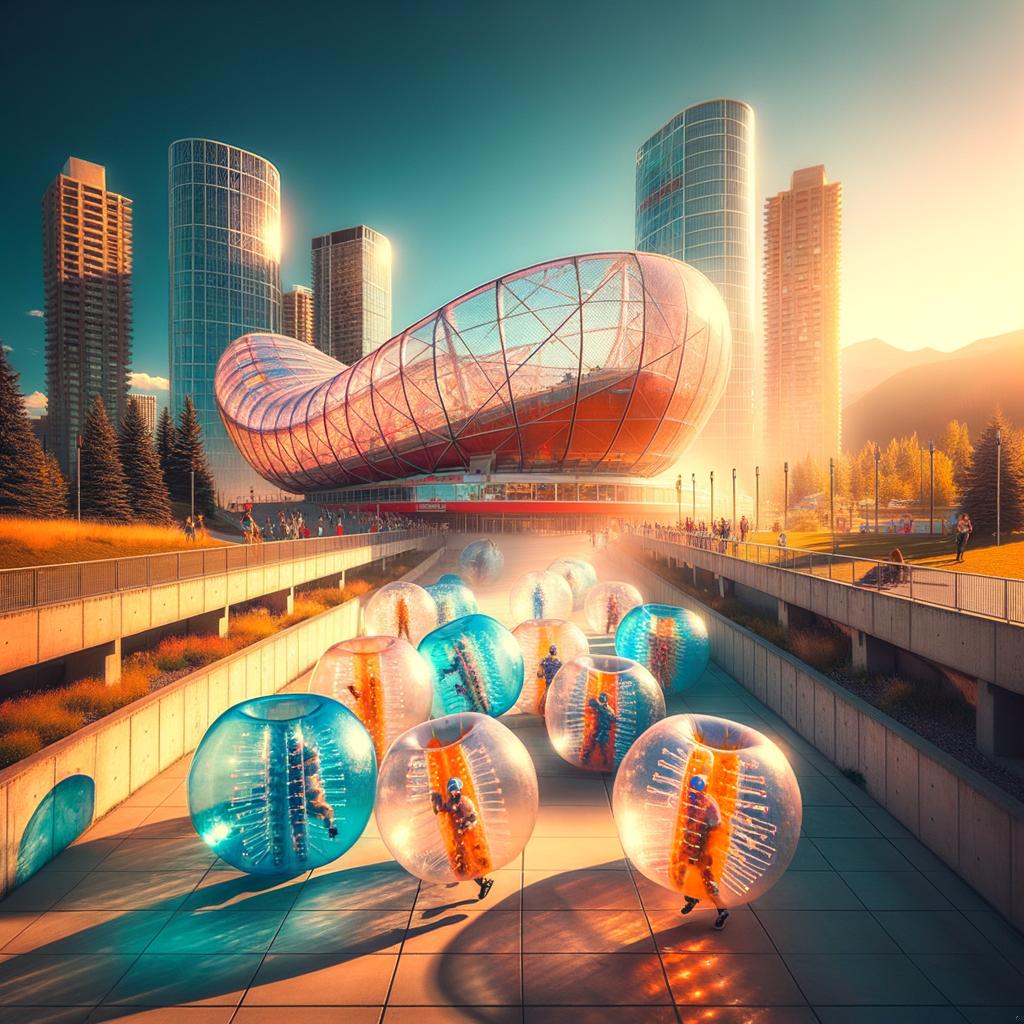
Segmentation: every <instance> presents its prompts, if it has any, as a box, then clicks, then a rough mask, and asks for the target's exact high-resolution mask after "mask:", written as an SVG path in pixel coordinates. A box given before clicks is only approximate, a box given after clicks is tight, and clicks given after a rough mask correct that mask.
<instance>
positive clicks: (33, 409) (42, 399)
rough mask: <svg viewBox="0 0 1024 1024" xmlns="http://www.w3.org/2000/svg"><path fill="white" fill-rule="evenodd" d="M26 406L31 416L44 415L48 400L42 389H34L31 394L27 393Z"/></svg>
mask: <svg viewBox="0 0 1024 1024" xmlns="http://www.w3.org/2000/svg"><path fill="white" fill-rule="evenodd" d="M24 398H25V408H26V409H28V414H29V416H33V417H35V416H42V415H43V413H44V412H46V408H47V404H48V403H47V400H46V395H44V394H43V393H42V391H33V392H32V394H31V395H25V396H24Z"/></svg>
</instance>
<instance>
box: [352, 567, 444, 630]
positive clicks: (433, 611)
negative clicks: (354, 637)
mask: <svg viewBox="0 0 1024 1024" xmlns="http://www.w3.org/2000/svg"><path fill="white" fill-rule="evenodd" d="M364 622H365V623H366V632H367V634H369V635H380V636H400V637H402V638H403V639H404V640H408V641H409V643H411V644H417V643H419V642H420V640H422V639H423V637H424V636H426V634H427V633H429V632H430V631H431V630H432V629H433V628H434V627H435V626H436V625H437V605H436V604H434V599H433V598H432V597H431V596H430V595H429V594H428V593H427V592H426V591H425V590H424V589H423V587H421V586H418V585H417V584H415V583H406V582H405V581H404V580H398V581H396V582H395V583H388V584H386V585H385V586H383V587H381V588H380V590H378V591H377V592H376V593H375V594H374V595H373V597H371V598H370V600H369V602H368V603H367V605H366V613H365V619H364Z"/></svg>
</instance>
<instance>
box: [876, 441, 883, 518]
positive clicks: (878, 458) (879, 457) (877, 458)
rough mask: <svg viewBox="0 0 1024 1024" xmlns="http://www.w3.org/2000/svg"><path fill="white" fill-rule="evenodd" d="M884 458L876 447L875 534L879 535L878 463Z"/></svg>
mask: <svg viewBox="0 0 1024 1024" xmlns="http://www.w3.org/2000/svg"><path fill="white" fill-rule="evenodd" d="M881 458H882V451H881V449H880V448H879V447H878V445H877V444H876V445H875V533H878V462H879V460H880V459H881Z"/></svg>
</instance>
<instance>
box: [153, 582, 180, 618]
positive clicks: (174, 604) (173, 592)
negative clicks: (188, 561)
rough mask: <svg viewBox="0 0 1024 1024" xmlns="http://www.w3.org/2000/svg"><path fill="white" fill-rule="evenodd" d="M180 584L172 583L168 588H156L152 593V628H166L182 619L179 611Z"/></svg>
mask: <svg viewBox="0 0 1024 1024" xmlns="http://www.w3.org/2000/svg"><path fill="white" fill-rule="evenodd" d="M180 586H181V584H180V583H171V584H169V585H168V586H166V587H154V588H153V589H152V591H150V595H151V597H152V601H151V603H150V615H149V623H150V625H151V626H166V625H167V624H168V623H171V622H177V621H178V619H180V618H181V615H180V614H179V611H178V588H179V587H180Z"/></svg>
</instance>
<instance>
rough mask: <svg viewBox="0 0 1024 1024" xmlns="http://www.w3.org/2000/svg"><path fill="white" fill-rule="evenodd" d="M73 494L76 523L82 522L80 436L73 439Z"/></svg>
mask: <svg viewBox="0 0 1024 1024" xmlns="http://www.w3.org/2000/svg"><path fill="white" fill-rule="evenodd" d="M75 493H76V495H77V498H76V502H77V506H78V508H77V512H78V521H79V522H81V521H82V435H81V434H78V435H77V436H76V438H75Z"/></svg>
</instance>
